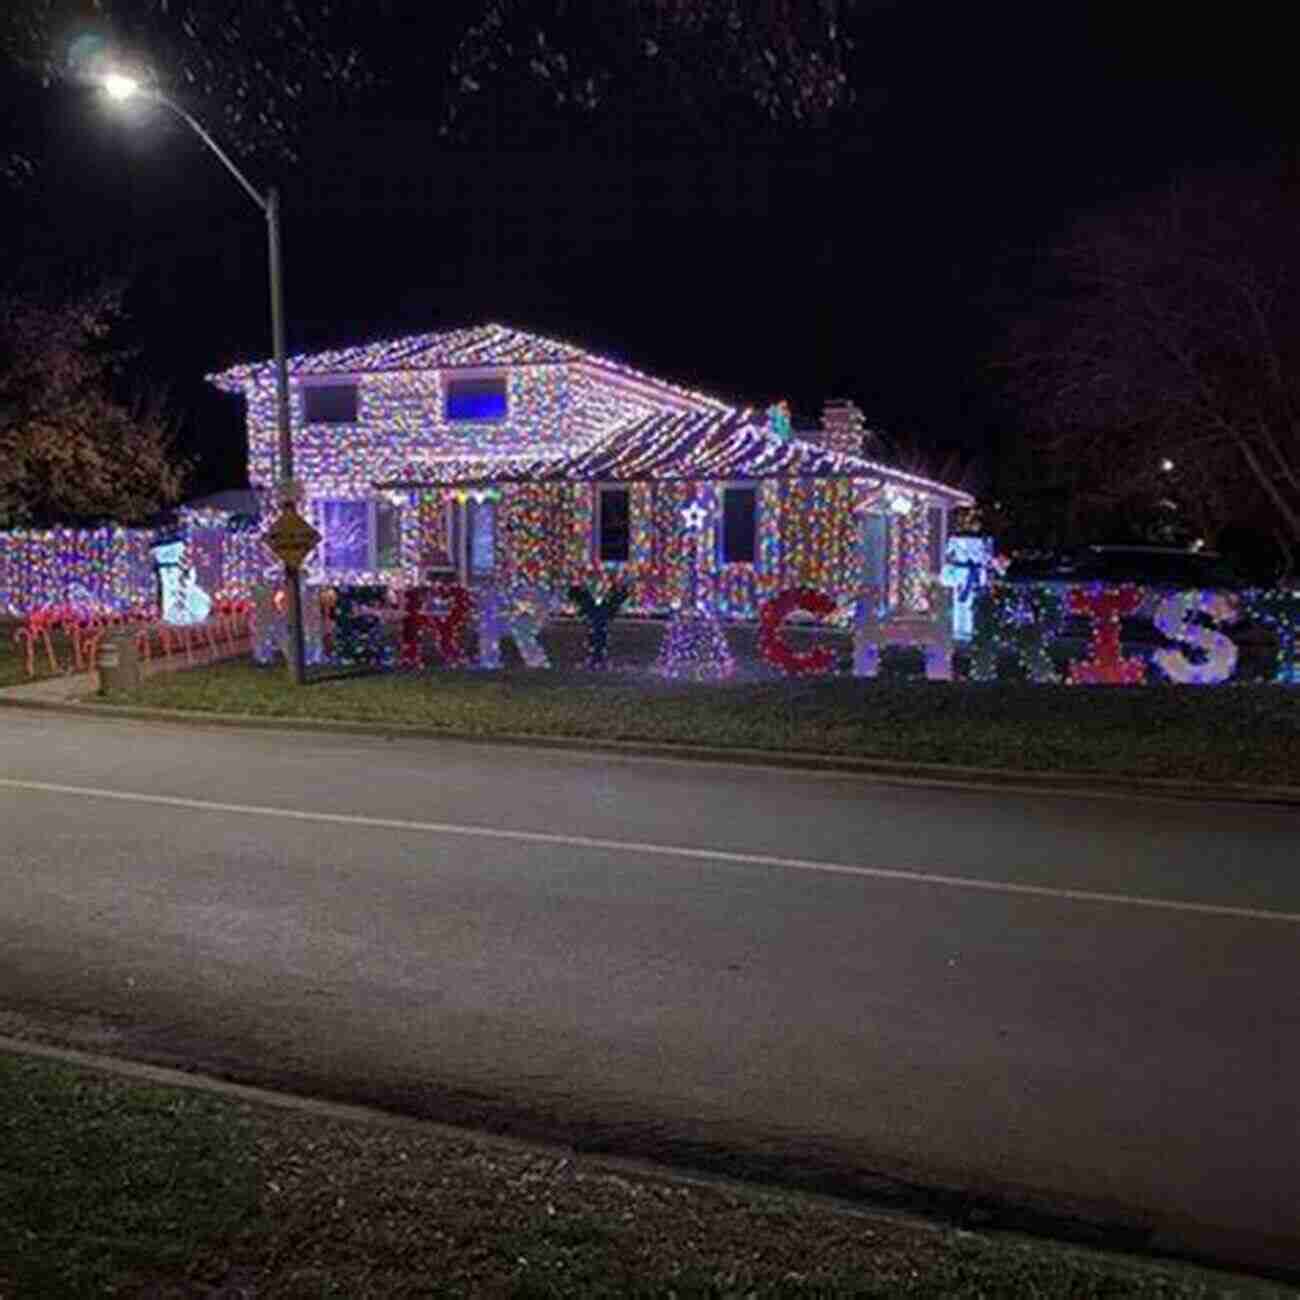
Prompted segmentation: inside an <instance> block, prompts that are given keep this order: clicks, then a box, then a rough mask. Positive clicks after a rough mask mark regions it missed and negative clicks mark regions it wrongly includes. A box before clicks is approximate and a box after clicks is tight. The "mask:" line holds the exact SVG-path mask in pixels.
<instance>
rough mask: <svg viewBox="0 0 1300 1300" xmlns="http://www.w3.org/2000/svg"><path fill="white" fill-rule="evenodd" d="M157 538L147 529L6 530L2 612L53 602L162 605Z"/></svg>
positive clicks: (1, 553)
mask: <svg viewBox="0 0 1300 1300" xmlns="http://www.w3.org/2000/svg"><path fill="white" fill-rule="evenodd" d="M153 541H154V533H153V532H152V531H150V530H149V529H143V528H97V529H89V530H88V529H70V528H53V529H44V530H32V531H21V532H5V533H0V613H3V614H8V615H11V616H16V617H20V618H21V617H25V616H26V615H27V614H29V613H31V612H32V611H33V610H35V609H40V608H43V607H46V606H51V605H58V606H78V607H83V608H84V607H90V608H95V607H99V608H106V609H115V610H125V609H130V608H133V607H137V606H140V605H153V604H156V602H157V595H158V592H157V578H156V575H155V570H154V562H153V555H152V552H151V549H150V548H151V546H152V545H153Z"/></svg>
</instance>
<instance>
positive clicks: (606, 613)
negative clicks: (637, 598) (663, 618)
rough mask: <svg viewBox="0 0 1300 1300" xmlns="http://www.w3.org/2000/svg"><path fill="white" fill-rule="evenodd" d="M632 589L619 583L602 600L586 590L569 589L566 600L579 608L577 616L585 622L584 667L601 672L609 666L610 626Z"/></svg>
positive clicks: (574, 587) (575, 587)
mask: <svg viewBox="0 0 1300 1300" xmlns="http://www.w3.org/2000/svg"><path fill="white" fill-rule="evenodd" d="M631 595H632V588H631V587H628V586H623V585H622V584H621V583H619V582H617V581H616V582H615V584H614V585H613V586H612V587H610V589H609V591H608V592H607V593H606V594H605V596H604V597H603V599H601V600H597V599H596V597H595V596H594V595H593V594H592V593H591V590H590V589H589V588H588V587H580V586H577V585H576V584H575V585H574V586H572V587H570V588H569V592H568V596H569V600H570V601H572V602H573V604H574V605H576V606H577V607H578V613H579V614H580V615H581V616H582V617H583V618H584V619H586V621H587V667H588V668H589V669H601V668H607V667H608V666H609V625H610V623H611V622H613V620H614V619H615V618H616V617H617V616H618V612H619V610H620V609H622V608H623V606H624V605H625V604H626V603H627V602H628V600H629V599H630V597H631Z"/></svg>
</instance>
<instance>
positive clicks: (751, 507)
mask: <svg viewBox="0 0 1300 1300" xmlns="http://www.w3.org/2000/svg"><path fill="white" fill-rule="evenodd" d="M720 545H721V548H722V562H723V564H753V563H754V561H755V559H756V558H757V555H758V489H757V488H753V487H729V488H723V489H722V537H721V539H720Z"/></svg>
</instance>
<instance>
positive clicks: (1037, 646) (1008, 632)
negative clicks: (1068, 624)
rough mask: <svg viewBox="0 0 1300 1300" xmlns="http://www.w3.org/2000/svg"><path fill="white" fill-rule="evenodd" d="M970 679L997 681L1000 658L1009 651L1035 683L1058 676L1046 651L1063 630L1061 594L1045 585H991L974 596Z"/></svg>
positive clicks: (1027, 676) (1044, 681)
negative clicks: (1046, 587)
mask: <svg viewBox="0 0 1300 1300" xmlns="http://www.w3.org/2000/svg"><path fill="white" fill-rule="evenodd" d="M973 614H974V619H973V621H974V631H973V635H972V637H971V673H970V675H971V680H972V681H977V682H991V681H996V680H997V676H998V660H999V659H1000V658H1001V657H1002V656H1003V655H1004V654H1008V653H1009V654H1011V655H1013V656H1014V657H1015V659H1016V661H1017V662H1018V663H1019V665H1020V667H1021V669H1022V670H1023V671H1024V674H1025V677H1026V679H1027V680H1029V681H1031V682H1038V683H1048V682H1054V681H1056V680H1057V676H1056V668H1055V666H1054V665H1053V663H1052V660H1051V656H1050V655H1049V654H1048V653H1047V647H1048V644H1049V643H1050V642H1051V641H1052V639H1053V638H1054V637H1055V636H1056V635H1057V633H1058V632H1059V631H1060V628H1061V598H1060V597H1059V596H1058V595H1056V593H1055V592H1052V591H1048V590H1046V589H1044V588H1041V587H1013V586H1005V587H998V586H994V587H989V588H987V589H985V590H984V591H980V592H977V593H976V595H975V600H974V606H973Z"/></svg>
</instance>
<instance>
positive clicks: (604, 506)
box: [599, 488, 632, 564]
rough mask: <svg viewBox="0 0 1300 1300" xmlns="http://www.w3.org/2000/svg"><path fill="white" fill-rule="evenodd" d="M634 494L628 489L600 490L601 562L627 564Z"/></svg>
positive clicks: (630, 543)
mask: <svg viewBox="0 0 1300 1300" xmlns="http://www.w3.org/2000/svg"><path fill="white" fill-rule="evenodd" d="M631 496H632V494H631V493H630V492H629V491H628V489H627V488H601V489H600V521H599V527H600V562H601V563H602V564H626V563H627V558H628V554H629V551H630V548H631V545H632V530H631V521H632V501H631Z"/></svg>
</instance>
